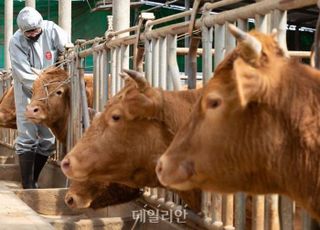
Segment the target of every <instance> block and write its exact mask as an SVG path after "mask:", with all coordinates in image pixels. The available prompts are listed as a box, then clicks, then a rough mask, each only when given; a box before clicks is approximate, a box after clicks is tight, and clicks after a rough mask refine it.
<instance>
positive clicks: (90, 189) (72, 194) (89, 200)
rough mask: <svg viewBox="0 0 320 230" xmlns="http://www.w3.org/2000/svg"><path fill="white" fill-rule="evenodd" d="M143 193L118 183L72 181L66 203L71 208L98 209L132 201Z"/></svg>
mask: <svg viewBox="0 0 320 230" xmlns="http://www.w3.org/2000/svg"><path fill="white" fill-rule="evenodd" d="M142 193H143V191H142V190H141V189H139V188H131V187H128V186H125V185H121V184H116V183H103V182H95V181H92V180H86V181H84V182H78V181H72V183H71V185H70V187H69V188H68V191H67V193H66V196H65V203H66V205H68V207H70V208H92V209H98V208H103V207H107V206H111V205H117V204H121V203H125V202H129V201H132V200H134V199H136V198H139V197H140V196H141V195H142Z"/></svg>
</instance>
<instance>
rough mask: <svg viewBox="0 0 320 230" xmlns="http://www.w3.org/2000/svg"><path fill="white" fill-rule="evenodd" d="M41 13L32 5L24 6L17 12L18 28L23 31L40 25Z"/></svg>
mask: <svg viewBox="0 0 320 230" xmlns="http://www.w3.org/2000/svg"><path fill="white" fill-rule="evenodd" d="M42 20H43V19H42V16H41V14H40V13H39V12H38V11H37V10H36V9H34V8H32V7H29V6H27V7H24V8H23V9H22V10H21V11H20V12H19V14H18V17H17V24H18V27H19V29H20V30H21V31H22V32H23V33H24V32H26V31H28V30H33V29H36V28H39V27H41V24H42Z"/></svg>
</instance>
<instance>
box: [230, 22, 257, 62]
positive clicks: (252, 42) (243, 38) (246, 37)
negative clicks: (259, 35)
mask: <svg viewBox="0 0 320 230" xmlns="http://www.w3.org/2000/svg"><path fill="white" fill-rule="evenodd" d="M228 27H229V30H230V32H231V34H232V35H233V36H234V37H235V38H236V39H237V40H238V41H239V42H242V43H243V44H245V45H246V46H247V47H248V48H250V49H251V50H252V51H253V52H254V53H255V54H256V55H257V56H259V55H260V53H261V50H262V45H261V43H260V42H259V41H258V40H257V39H256V38H255V37H253V36H251V35H250V34H248V33H246V32H244V31H242V30H240V29H239V28H237V27H236V26H235V25H233V24H229V25H228Z"/></svg>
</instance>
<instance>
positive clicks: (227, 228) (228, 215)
mask: <svg viewBox="0 0 320 230" xmlns="http://www.w3.org/2000/svg"><path fill="white" fill-rule="evenodd" d="M233 198H234V195H233V194H226V195H224V197H223V203H224V204H223V206H224V214H223V216H224V218H223V220H224V221H223V222H224V227H223V229H224V230H235V227H234V226H233V219H234V213H233V200H234V199H233Z"/></svg>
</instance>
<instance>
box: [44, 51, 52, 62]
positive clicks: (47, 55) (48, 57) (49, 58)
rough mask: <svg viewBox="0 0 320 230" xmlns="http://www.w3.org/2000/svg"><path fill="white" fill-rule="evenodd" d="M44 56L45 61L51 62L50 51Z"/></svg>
mask: <svg viewBox="0 0 320 230" xmlns="http://www.w3.org/2000/svg"><path fill="white" fill-rule="evenodd" d="M45 56H46V59H47V60H51V59H52V54H51V52H50V51H47V52H46V54H45Z"/></svg>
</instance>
